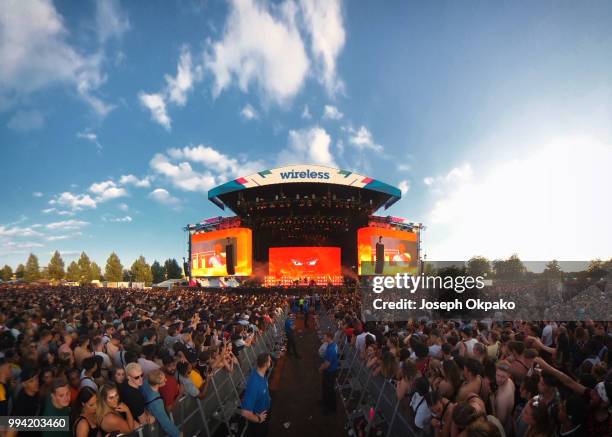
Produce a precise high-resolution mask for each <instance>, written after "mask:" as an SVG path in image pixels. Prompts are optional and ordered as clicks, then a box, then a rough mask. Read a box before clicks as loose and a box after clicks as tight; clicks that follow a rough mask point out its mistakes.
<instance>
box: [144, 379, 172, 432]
mask: <svg viewBox="0 0 612 437" xmlns="http://www.w3.org/2000/svg"><path fill="white" fill-rule="evenodd" d="M165 384H166V375H165V374H164V372H163V371H162V370H161V369H154V370H151V371H150V372H149V374H148V376H147V378H146V379H145V382H144V384H143V385H142V386H140V392H141V393H142V395H143V397H144V401H145V408H146V410H147V411H148V412H149V413H150V414H151V415H152V416H153V417H155V419H156V420H157V422H158V423H159V426H161V427H162V429H163V430H164V432H165V433H166V434H167V435H169V436H170V437H180V436H181V435H182V433H181V432H180V431H179V429H178V428H177V427H176V425H175V424H174V422H172V420H171V419H170V417H168V413H166V408H165V406H164V400H163V398H162V396H161V394H160V393H159V389H160V388H161V387H163V386H164V385H165Z"/></svg>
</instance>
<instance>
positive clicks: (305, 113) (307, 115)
mask: <svg viewBox="0 0 612 437" xmlns="http://www.w3.org/2000/svg"><path fill="white" fill-rule="evenodd" d="M302 118H303V119H304V120H310V119H311V118H312V114H310V109H308V105H304V110H303V111H302Z"/></svg>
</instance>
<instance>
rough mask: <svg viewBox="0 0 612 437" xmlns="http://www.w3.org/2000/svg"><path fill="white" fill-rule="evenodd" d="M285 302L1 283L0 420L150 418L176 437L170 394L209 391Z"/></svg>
mask: <svg viewBox="0 0 612 437" xmlns="http://www.w3.org/2000/svg"><path fill="white" fill-rule="evenodd" d="M284 306H286V298H285V296H284V295H283V294H281V293H244V294H239V293H227V292H224V293H222V292H220V291H216V292H203V291H201V290H181V291H153V290H127V289H105V288H96V287H72V288H71V287H49V288H44V287H36V286H22V287H1V288H0V416H6V415H9V414H10V415H13V416H38V415H40V416H55V417H62V416H63V417H65V416H69V417H70V425H71V427H70V428H71V429H72V431H71V432H66V433H65V434H66V435H70V434H72V433H73V434H74V435H77V436H79V437H85V436H92V437H93V436H96V435H109V434H116V433H128V432H131V431H133V430H134V429H136V428H137V427H139V426H140V425H145V424H151V423H154V422H156V423H158V424H159V426H160V427H161V428H162V429H163V431H164V432H165V434H167V435H170V436H173V437H177V436H179V435H180V434H181V433H180V431H179V429H178V428H177V426H176V425H175V424H174V423H173V421H172V420H171V419H170V416H169V414H168V412H170V411H171V410H172V408H173V406H174V404H175V403H176V402H177V400H178V399H179V397H181V396H192V397H196V398H200V399H202V398H204V397H205V396H208V395H209V394H208V393H207V388H208V382H209V380H210V379H211V377H212V375H213V374H214V373H215V372H219V371H232V369H233V367H234V366H235V365H236V364H237V363H238V360H237V358H236V357H237V355H238V354H239V352H240V350H241V349H243V348H245V347H250V346H251V345H252V344H253V342H256V341H258V339H259V337H260V336H259V333H261V332H262V331H263V329H264V328H265V327H266V325H269V324H271V323H273V321H274V319H275V318H276V317H277V316H278V315H279V314H280V313H281V312H282V308H283V307H284ZM8 434H9V436H12V435H15V434H16V432H13V431H9V432H8ZM19 434H21V433H19ZM42 434H43V435H45V434H46V432H43V433H42ZM51 435H59V434H58V433H52V434H51Z"/></svg>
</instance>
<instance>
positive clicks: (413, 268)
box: [357, 227, 418, 275]
mask: <svg viewBox="0 0 612 437" xmlns="http://www.w3.org/2000/svg"><path fill="white" fill-rule="evenodd" d="M357 245H358V257H359V274H360V275H394V274H396V273H410V274H416V273H417V266H418V259H417V234H416V233H414V232H408V231H400V230H397V229H387V228H376V227H367V228H360V229H359V230H358V231H357Z"/></svg>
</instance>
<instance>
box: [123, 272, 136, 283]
mask: <svg viewBox="0 0 612 437" xmlns="http://www.w3.org/2000/svg"><path fill="white" fill-rule="evenodd" d="M121 280H122V281H123V282H132V281H133V280H134V277H133V276H132V272H130V271H129V270H128V269H124V270H123V272H122V273H121Z"/></svg>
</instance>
